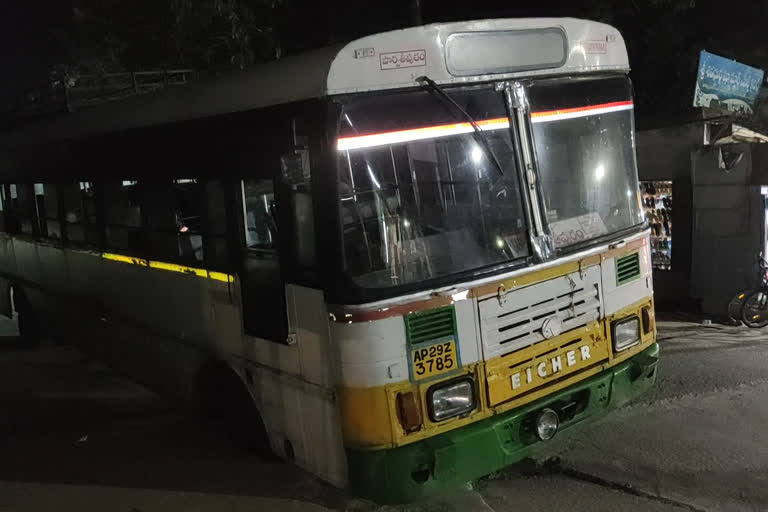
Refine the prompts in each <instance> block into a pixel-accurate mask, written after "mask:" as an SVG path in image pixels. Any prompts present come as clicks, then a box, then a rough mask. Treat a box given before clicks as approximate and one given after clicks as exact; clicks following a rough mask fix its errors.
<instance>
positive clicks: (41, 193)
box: [35, 183, 62, 240]
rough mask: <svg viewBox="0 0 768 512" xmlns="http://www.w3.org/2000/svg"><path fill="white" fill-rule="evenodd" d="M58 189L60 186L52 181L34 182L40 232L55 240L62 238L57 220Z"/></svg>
mask: <svg viewBox="0 0 768 512" xmlns="http://www.w3.org/2000/svg"><path fill="white" fill-rule="evenodd" d="M59 190H60V187H59V186H58V185H54V184H53V183H35V199H36V201H37V213H38V216H39V220H40V234H41V235H43V236H46V237H48V238H53V239H55V240H61V238H62V236H61V233H62V230H61V222H60V221H59Z"/></svg>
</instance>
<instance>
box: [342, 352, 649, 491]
mask: <svg viewBox="0 0 768 512" xmlns="http://www.w3.org/2000/svg"><path fill="white" fill-rule="evenodd" d="M658 355H659V346H658V344H655V343H654V344H653V345H652V346H650V347H648V348H647V349H646V350H644V351H643V352H641V353H639V354H637V355H636V356H634V357H632V358H630V359H628V360H626V361H624V362H622V363H620V364H618V365H616V366H614V367H612V368H609V369H607V370H605V371H604V372H602V373H599V374H597V375H595V376H593V377H591V378H589V379H586V380H584V381H582V382H579V383H577V384H574V385H573V386H570V387H568V388H565V389H562V390H560V391H558V392H556V393H553V394H551V395H548V396H546V397H544V398H542V399H540V400H538V401H536V402H532V403H530V404H527V405H525V406H523V407H520V408H518V409H514V410H512V411H508V412H506V413H503V414H499V415H497V416H493V417H491V418H488V419H485V420H482V421H479V422H477V423H473V424H471V425H467V426H466V427H463V428H459V429H456V430H453V431H450V432H446V433H445V434H441V435H438V436H435V437H432V438H429V439H425V440H424V441H420V442H417V443H413V444H409V445H406V446H402V447H399V448H393V449H388V450H357V449H348V450H347V458H348V462H349V478H350V486H351V488H352V490H353V492H355V493H356V494H359V495H361V496H365V497H368V498H371V499H374V500H376V501H379V502H382V503H396V502H406V501H413V500H416V499H418V498H421V497H423V496H428V495H431V494H435V493H437V492H439V491H440V490H441V489H445V488H447V487H448V488H450V487H455V486H456V485H459V484H461V483H464V482H467V481H469V480H473V479H475V478H479V477H481V476H484V475H487V474H489V473H491V472H493V471H497V470H499V469H501V468H503V467H505V466H508V465H510V464H512V463H515V462H518V461H520V460H521V459H523V458H524V457H526V456H528V455H529V453H530V451H531V449H532V448H533V447H534V446H535V445H536V444H538V443H539V442H541V441H539V440H538V439H537V438H536V437H535V435H533V432H532V431H531V427H530V424H531V419H532V418H533V417H534V416H535V414H536V413H537V412H538V411H539V410H541V409H542V408H544V407H558V406H559V404H573V403H575V402H574V401H577V402H579V406H578V407H576V410H575V412H574V413H573V414H570V415H566V419H565V420H563V421H562V422H561V426H560V432H562V431H565V430H569V429H571V428H573V427H575V426H576V425H581V424H584V423H587V422H588V421H591V420H594V419H596V418H599V417H600V416H602V415H604V414H605V413H606V412H608V411H609V410H611V409H613V408H616V407H619V406H621V405H623V404H625V403H626V402H628V401H629V400H632V399H633V398H635V397H637V396H639V395H642V394H643V393H645V392H646V391H647V390H648V389H650V388H651V387H652V386H653V384H654V383H655V381H656V365H657V362H658Z"/></svg>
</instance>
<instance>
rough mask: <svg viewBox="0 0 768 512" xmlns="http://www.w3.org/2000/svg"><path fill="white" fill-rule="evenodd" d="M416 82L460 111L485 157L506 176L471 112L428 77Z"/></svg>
mask: <svg viewBox="0 0 768 512" xmlns="http://www.w3.org/2000/svg"><path fill="white" fill-rule="evenodd" d="M416 81H417V82H421V83H422V84H423V85H424V86H425V87H426V89H427V90H428V91H429V92H431V93H432V94H434V95H435V96H436V97H437V98H438V99H440V100H443V101H445V102H448V103H449V104H450V105H451V106H452V107H453V108H455V109H456V110H458V111H459V112H460V113H461V115H462V116H464V119H466V120H467V121H469V124H470V125H471V126H472V129H474V130H475V140H476V141H477V142H478V143H479V144H480V145H481V146H482V148H483V152H484V153H485V156H486V157H487V158H488V160H490V161H491V162H493V165H494V166H495V167H496V170H497V171H499V174H500V175H501V176H504V170H503V169H502V167H501V164H500V163H499V160H498V159H497V158H496V155H495V154H494V153H493V150H491V145H490V144H489V143H488V138H487V137H486V136H485V133H483V131H482V130H481V129H480V127H479V126H478V125H477V121H475V118H473V117H472V116H471V115H469V112H467V111H466V110H464V109H463V108H461V105H459V104H458V103H456V100H454V99H453V98H451V97H450V96H449V95H448V94H447V93H446V92H445V91H444V90H443V89H442V88H441V87H440V86H439V85H437V83H436V82H435V81H434V80H432V79H431V78H429V77H428V76H421V77H419V78H417V79H416Z"/></svg>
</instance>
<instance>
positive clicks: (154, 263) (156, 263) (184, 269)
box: [149, 261, 208, 277]
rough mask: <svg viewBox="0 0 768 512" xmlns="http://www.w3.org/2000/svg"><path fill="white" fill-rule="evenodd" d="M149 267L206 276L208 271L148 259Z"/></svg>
mask: <svg viewBox="0 0 768 512" xmlns="http://www.w3.org/2000/svg"><path fill="white" fill-rule="evenodd" d="M149 267H150V268H159V269H160V270H168V271H170V272H180V273H182V274H195V275H196V276H198V277H208V271H207V270H203V269H201V268H193V267H187V266H185V265H177V264H176V263H164V262H162V261H150V262H149Z"/></svg>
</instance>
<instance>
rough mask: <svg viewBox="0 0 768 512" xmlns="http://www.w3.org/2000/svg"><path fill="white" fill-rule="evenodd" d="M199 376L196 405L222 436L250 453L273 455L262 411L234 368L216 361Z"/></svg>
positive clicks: (196, 384) (195, 398)
mask: <svg viewBox="0 0 768 512" xmlns="http://www.w3.org/2000/svg"><path fill="white" fill-rule="evenodd" d="M196 380H197V382H196V383H195V388H196V389H195V391H194V395H195V396H194V401H195V406H196V408H197V409H198V410H199V411H200V412H201V413H202V414H203V415H204V417H205V418H206V419H207V420H208V421H209V422H210V423H211V424H212V425H213V427H214V428H215V429H216V430H217V431H218V432H219V433H220V434H221V435H222V436H224V437H226V438H228V439H229V440H231V441H232V442H234V443H235V444H237V445H238V446H240V447H241V448H243V449H245V450H247V451H249V452H251V453H254V454H258V455H261V456H272V455H273V454H272V450H271V448H270V445H269V438H268V436H267V430H266V428H265V427H264V422H263V420H262V418H261V414H260V413H259V410H258V408H257V407H256V404H255V403H254V402H253V398H252V397H251V394H250V393H249V392H248V389H247V388H246V386H245V384H244V383H243V381H242V380H241V379H240V378H239V377H238V376H237V374H236V373H235V372H234V370H232V369H231V368H230V367H229V366H227V365H226V364H225V363H223V362H220V361H216V362H214V363H209V364H206V365H205V366H204V367H203V369H202V370H201V371H200V374H199V376H198V378H197V379H196Z"/></svg>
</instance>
